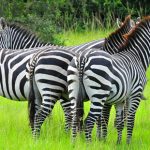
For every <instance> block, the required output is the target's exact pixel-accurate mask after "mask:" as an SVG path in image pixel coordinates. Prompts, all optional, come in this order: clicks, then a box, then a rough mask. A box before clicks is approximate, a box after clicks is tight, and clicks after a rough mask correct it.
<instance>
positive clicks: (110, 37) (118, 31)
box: [104, 15, 131, 45]
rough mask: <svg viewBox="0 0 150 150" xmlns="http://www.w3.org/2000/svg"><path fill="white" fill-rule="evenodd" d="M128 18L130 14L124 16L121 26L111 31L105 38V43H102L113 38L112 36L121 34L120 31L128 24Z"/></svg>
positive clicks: (129, 18)
mask: <svg viewBox="0 0 150 150" xmlns="http://www.w3.org/2000/svg"><path fill="white" fill-rule="evenodd" d="M130 20H131V15H128V16H127V17H126V18H125V20H124V22H123V24H122V25H121V27H120V28H118V29H117V30H116V31H114V32H112V33H111V34H110V35H109V36H108V37H107V38H105V43H104V45H105V44H107V42H108V41H109V40H111V39H113V38H114V37H116V36H119V35H120V34H122V33H121V32H122V29H124V28H125V27H126V26H128V24H129V23H130Z"/></svg>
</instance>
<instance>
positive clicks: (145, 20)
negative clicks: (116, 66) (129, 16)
mask: <svg viewBox="0 0 150 150" xmlns="http://www.w3.org/2000/svg"><path fill="white" fill-rule="evenodd" d="M148 24H150V16H147V17H144V18H143V19H142V20H141V21H140V22H139V23H138V24H136V26H135V27H134V28H133V29H132V30H131V31H130V32H129V33H127V34H125V35H123V37H124V38H125V42H124V43H123V44H122V45H121V46H120V47H119V51H123V49H124V48H126V47H127V46H128V45H129V43H130V41H131V40H132V39H134V38H135V37H136V35H137V34H139V32H140V28H144V27H146V26H148Z"/></svg>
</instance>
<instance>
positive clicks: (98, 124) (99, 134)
mask: <svg viewBox="0 0 150 150" xmlns="http://www.w3.org/2000/svg"><path fill="white" fill-rule="evenodd" d="M96 123H97V134H96V135H97V138H98V140H100V139H101V137H102V133H101V132H102V131H101V123H102V116H101V115H100V116H99V117H98V119H97V122H96Z"/></svg>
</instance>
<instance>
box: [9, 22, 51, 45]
mask: <svg viewBox="0 0 150 150" xmlns="http://www.w3.org/2000/svg"><path fill="white" fill-rule="evenodd" d="M7 26H8V27H9V28H12V29H15V30H16V31H20V32H21V33H22V34H23V35H25V36H28V37H32V38H33V39H35V41H37V42H39V43H43V44H46V43H45V42H44V41H42V40H41V39H40V38H39V37H38V36H37V35H36V34H35V33H33V32H31V31H30V30H29V29H27V28H26V27H24V26H22V25H20V24H16V23H7ZM49 45H50V44H49Z"/></svg>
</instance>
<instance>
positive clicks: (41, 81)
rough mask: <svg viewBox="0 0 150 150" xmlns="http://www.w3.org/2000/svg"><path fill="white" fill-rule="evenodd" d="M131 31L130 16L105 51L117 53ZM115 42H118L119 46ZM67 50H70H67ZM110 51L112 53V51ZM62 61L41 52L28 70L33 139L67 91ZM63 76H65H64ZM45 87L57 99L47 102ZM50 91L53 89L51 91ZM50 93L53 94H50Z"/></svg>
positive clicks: (105, 46) (32, 60)
mask: <svg viewBox="0 0 150 150" xmlns="http://www.w3.org/2000/svg"><path fill="white" fill-rule="evenodd" d="M130 29H131V25H130V16H128V17H127V18H126V19H125V22H124V24H123V25H122V26H121V28H119V29H118V30H117V31H116V32H114V33H112V34H111V35H110V36H109V37H108V38H106V39H105V44H104V50H107V49H108V47H109V46H111V47H113V48H114V49H112V51H111V53H115V52H116V50H117V46H118V45H119V44H118V43H120V44H121V43H122V42H123V41H124V39H123V37H122V34H125V33H128V32H129V30H130ZM113 42H116V43H117V44H118V45H117V44H115V43H113ZM66 50H68V49H67V48H66ZM69 50H71V51H72V48H69ZM108 50H109V52H110V49H108ZM73 51H74V50H73ZM82 51H83V50H82ZM84 51H85V49H84ZM74 52H75V54H76V55H78V54H79V51H78V52H76V51H74ZM58 55H60V54H58ZM48 58H49V59H48ZM51 59H52V60H53V59H54V60H56V64H54V66H52V65H51V63H52V62H51ZM59 59H60V60H59ZM46 60H47V61H46ZM48 60H49V61H48ZM62 60H63V56H61V55H60V56H59V57H58V56H53V57H52V56H51V53H49V52H48V51H45V52H39V53H36V54H35V55H34V56H33V58H32V59H31V60H30V63H29V66H28V68H27V74H28V75H27V76H28V79H29V81H30V87H31V90H30V96H29V101H28V103H29V104H28V105H29V114H30V115H29V117H30V118H29V119H30V124H31V128H33V129H32V131H33V137H35V138H36V137H38V136H39V134H40V128H41V125H42V123H43V122H44V120H45V118H46V117H47V116H48V114H49V113H50V112H51V111H52V108H53V107H54V104H55V103H56V101H57V99H59V98H60V96H61V93H62V91H63V92H64V91H65V92H66V91H67V69H66V70H63V73H61V70H60V68H61V66H59V64H60V63H58V62H59V61H62ZM64 60H65V61H66V57H65V58H64ZM57 63H58V64H57ZM63 64H64V63H62V65H63ZM45 66H46V67H45ZM53 67H54V69H55V73H53V72H54V71H53ZM43 68H44V69H43ZM66 68H67V67H66ZM58 72H59V73H58ZM45 74H46V75H45ZM57 74H58V75H57ZM62 74H64V75H63V76H62ZM56 85H57V88H58V89H59V90H58V91H57V92H56V91H55V86H56ZM43 86H44V87H45V88H46V89H47V91H46V90H45V91H44V92H45V93H46V92H47V93H48V94H46V95H48V97H51V96H50V94H52V95H55V97H54V98H55V99H54V98H53V99H52V100H51V99H49V100H47V99H46V101H45V97H44V96H43V91H42V89H41V87H43ZM45 88H44V89H45ZM48 89H51V91H50V90H48ZM49 92H51V93H50V94H49ZM39 95H40V96H39ZM56 95H57V96H56ZM37 99H40V101H42V104H41V106H40V107H39V111H38V110H37V111H35V106H36V105H35V102H36V101H37ZM65 100H66V101H67V102H68V103H69V104H70V101H68V98H67V97H65ZM44 108H45V110H44ZM69 110H70V109H69ZM36 112H37V113H36Z"/></svg>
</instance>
